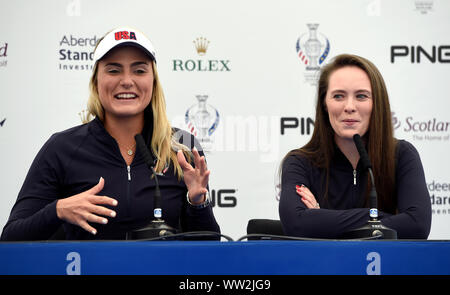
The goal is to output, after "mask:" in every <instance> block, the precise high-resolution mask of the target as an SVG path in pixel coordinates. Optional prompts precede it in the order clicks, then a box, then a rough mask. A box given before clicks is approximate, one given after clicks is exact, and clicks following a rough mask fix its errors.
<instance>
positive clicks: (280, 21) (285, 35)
mask: <svg viewBox="0 0 450 295" xmlns="http://www.w3.org/2000/svg"><path fill="white" fill-rule="evenodd" d="M0 7H1V9H0V93H1V96H0V165H1V168H0V227H1V228H3V226H4V224H5V223H6V221H7V218H8V216H9V213H10V210H11V208H12V206H13V204H14V202H15V199H16V197H17V194H18V191H19V190H20V187H21V185H22V182H23V180H24V178H25V176H26V173H27V171H28V168H29V166H30V164H31V162H32V160H33V159H34V157H35V155H36V153H37V152H38V150H39V149H40V147H41V146H42V145H43V143H44V142H45V141H46V140H47V139H48V138H49V137H50V135H51V134H52V133H54V132H57V131H61V130H64V129H67V128H69V127H72V126H75V125H79V124H80V123H81V120H80V113H81V114H82V111H83V110H84V109H85V108H86V101H87V95H88V81H89V77H90V74H91V67H92V61H91V59H90V53H91V52H92V50H93V46H94V44H95V41H96V40H97V39H98V38H100V37H101V36H102V35H103V34H104V33H105V32H107V31H109V30H110V29H112V28H115V27H118V26H123V25H127V26H131V27H135V28H137V29H139V30H141V31H143V32H144V33H145V34H146V35H147V36H149V38H150V39H151V40H152V42H153V43H154V46H155V48H156V51H157V60H158V71H159V74H160V78H161V80H162V84H163V88H164V91H165V95H166V100H167V111H168V115H169V118H170V119H171V122H172V123H173V125H174V126H177V127H181V128H183V129H187V130H190V131H192V132H194V133H195V132H196V134H197V136H198V137H200V138H203V140H204V143H203V145H204V147H205V149H206V151H207V160H208V164H209V168H210V169H211V170H212V173H211V177H210V188H211V189H212V190H213V192H214V196H215V207H214V212H215V215H216V217H217V220H218V222H219V224H220V226H221V228H222V232H223V233H224V234H227V235H230V236H231V237H233V238H239V237H240V236H243V235H244V234H246V226H247V222H248V220H249V219H251V218H272V219H278V218H279V216H278V199H277V189H276V185H277V184H278V178H277V172H278V168H279V164H280V161H281V159H282V158H283V156H284V155H285V154H286V153H287V152H288V151H289V150H291V149H294V148H297V147H299V146H301V145H303V144H304V143H306V142H307V141H308V139H309V137H310V135H311V131H312V128H313V126H312V125H311V123H308V122H310V121H311V119H313V116H314V103H315V90H316V86H315V71H314V70H310V69H309V67H310V66H311V65H313V64H314V62H315V61H317V60H319V59H320V56H322V57H323V58H324V61H323V62H324V63H326V62H328V61H329V60H330V59H331V58H332V57H333V56H335V55H337V54H340V53H354V54H358V55H361V56H364V57H366V58H368V59H370V60H371V61H373V62H374V63H375V64H376V65H377V66H378V68H379V69H380V71H381V72H382V74H383V75H384V77H385V81H386V83H387V87H388V91H389V94H390V98H391V106H392V111H393V123H394V127H395V135H396V137H398V138H402V139H406V140H408V141H410V142H412V143H413V144H414V145H415V146H416V148H417V149H418V151H419V152H420V154H421V158H422V162H423V165H424V167H425V174H426V180H427V184H428V189H429V190H430V195H431V202H432V209H433V222H432V231H431V234H430V239H449V238H450V229H449V227H448V224H449V221H450V170H449V168H448V167H449V164H450V160H449V155H448V153H449V147H450V138H449V137H450V130H449V125H450V118H449V106H450V103H449V102H448V100H449V98H450V97H449V94H448V93H449V91H448V89H449V82H450V78H449V77H450V63H449V62H450V1H446V0H422V1H419V0H401V1H400V0H399V1H388V0H370V1H369V0H366V1H364V0H345V1H333V0H321V1H300V0H289V1H288V0H283V1H262V0H248V1H237V0H236V1H234V0H233V1H207V0H191V1H181V0H177V1H175V0H169V1H137V0H133V1H107V0H102V1H88V0H66V1H62V0H52V1H50V0H47V1H44V0H41V1H25V0H18V1H10V0H0ZM313 24H315V25H313ZM312 41H314V42H316V44H318V45H319V47H318V49H319V50H318V52H319V57H313V54H312V53H311V52H310V51H308V50H307V49H306V48H307V47H308V44H311V42H312ZM308 42H309V43H308ZM201 44H203V45H206V47H204V48H203V49H204V50H202V45H201ZM303 56H304V59H303V60H302V57H303ZM306 60H307V61H308V62H307V64H305V61H306ZM319 66H320V65H319ZM202 100H203V103H202V102H201V101H202ZM205 100H206V101H205ZM200 114H202V115H203V121H202V122H203V123H201V122H200V121H199V120H198V119H195V118H198V115H200ZM196 116H197V117H196ZM186 117H187V118H188V119H187V120H186ZM201 124H203V125H204V126H203V127H204V128H206V129H205V131H206V133H205V134H204V135H202V130H201V127H202V126H200V125H201Z"/></svg>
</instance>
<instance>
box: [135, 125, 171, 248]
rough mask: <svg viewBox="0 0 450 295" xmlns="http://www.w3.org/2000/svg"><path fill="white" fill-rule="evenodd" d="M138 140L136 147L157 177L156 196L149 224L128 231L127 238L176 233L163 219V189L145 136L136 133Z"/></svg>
mask: <svg viewBox="0 0 450 295" xmlns="http://www.w3.org/2000/svg"><path fill="white" fill-rule="evenodd" d="M134 139H135V140H136V147H138V148H139V150H140V151H141V153H142V155H143V157H144V162H145V163H146V164H147V166H148V168H149V169H150V171H151V172H152V175H153V177H154V178H155V184H156V186H155V196H154V199H153V204H154V206H153V208H154V209H153V217H154V218H155V219H153V220H152V221H151V222H150V223H149V224H148V225H147V226H145V227H143V228H140V229H137V230H133V231H131V232H128V233H127V240H141V239H151V238H156V237H162V236H169V235H173V234H175V233H176V229H174V228H173V227H171V226H169V225H167V224H166V223H165V222H164V220H163V219H162V208H161V191H160V189H159V183H158V176H157V174H156V172H155V169H154V168H153V165H152V164H153V158H152V156H150V153H149V151H148V148H147V146H146V144H145V142H144V138H143V137H142V135H141V134H136V136H135V137H134Z"/></svg>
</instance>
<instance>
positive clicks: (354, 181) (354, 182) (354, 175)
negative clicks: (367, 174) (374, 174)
mask: <svg viewBox="0 0 450 295" xmlns="http://www.w3.org/2000/svg"><path fill="white" fill-rule="evenodd" d="M353 185H356V170H355V169H353Z"/></svg>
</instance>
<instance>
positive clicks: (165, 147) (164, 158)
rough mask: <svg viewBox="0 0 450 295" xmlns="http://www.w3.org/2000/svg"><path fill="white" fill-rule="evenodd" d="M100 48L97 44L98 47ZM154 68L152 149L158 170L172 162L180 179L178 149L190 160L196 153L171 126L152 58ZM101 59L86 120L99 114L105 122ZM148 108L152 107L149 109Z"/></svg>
mask: <svg viewBox="0 0 450 295" xmlns="http://www.w3.org/2000/svg"><path fill="white" fill-rule="evenodd" d="M101 40H103V37H102V38H101V39H99V41H98V43H97V45H98V44H99V43H100V42H101ZM96 48H97V47H96ZM152 69H153V76H154V80H153V93H152V98H151V101H150V104H149V106H147V108H146V111H151V112H152V114H153V135H152V139H151V144H150V148H151V151H152V152H153V155H155V157H156V159H157V162H156V165H155V170H156V172H158V173H161V172H162V171H163V170H164V168H165V167H166V165H169V164H170V162H172V163H173V166H174V172H175V174H176V175H178V179H181V177H182V176H183V170H182V169H181V166H180V164H179V163H178V159H177V153H176V152H177V151H178V150H179V149H181V150H182V151H183V153H184V155H185V157H187V160H188V161H190V160H191V158H192V154H191V152H190V150H189V148H188V147H186V146H185V145H183V144H180V143H179V142H178V141H177V140H176V138H175V137H174V136H173V132H172V127H171V125H170V122H169V119H168V118H167V113H166V101H165V98H164V93H163V90H162V86H161V83H160V80H159V76H158V72H157V70H156V63H155V61H153V60H152ZM97 76H98V62H96V63H95V65H94V69H93V71H92V76H91V79H90V82H89V99H88V102H87V115H86V116H85V119H84V121H83V123H87V122H89V121H91V120H92V119H93V118H94V117H98V118H99V119H100V120H101V121H102V122H104V119H105V118H104V116H105V113H104V109H103V106H102V104H101V102H100V98H99V95H98V87H97V84H98V79H97ZM148 108H151V110H150V109H148Z"/></svg>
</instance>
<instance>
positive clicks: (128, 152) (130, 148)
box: [116, 139, 136, 157]
mask: <svg viewBox="0 0 450 295" xmlns="http://www.w3.org/2000/svg"><path fill="white" fill-rule="evenodd" d="M116 141H117V143H118V144H119V146H121V147H123V148H125V149H126V150H127V155H128V156H130V157H131V156H132V155H133V154H134V152H133V149H134V147H135V146H136V143H134V144H133V145H132V146H131V147H129V148H127V147H126V146H124V145H122V144H121V143H120V142H119V141H118V140H117V139H116Z"/></svg>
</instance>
